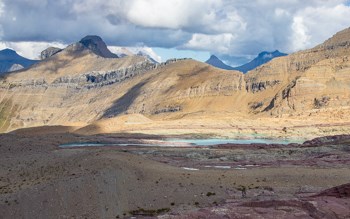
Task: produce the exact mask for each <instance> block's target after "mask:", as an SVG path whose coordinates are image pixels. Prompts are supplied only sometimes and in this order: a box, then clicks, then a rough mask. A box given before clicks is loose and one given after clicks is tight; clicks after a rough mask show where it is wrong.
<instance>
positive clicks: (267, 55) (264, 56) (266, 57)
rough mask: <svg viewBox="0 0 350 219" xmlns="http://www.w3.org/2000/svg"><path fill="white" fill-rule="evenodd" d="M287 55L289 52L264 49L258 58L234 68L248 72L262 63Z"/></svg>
mask: <svg viewBox="0 0 350 219" xmlns="http://www.w3.org/2000/svg"><path fill="white" fill-rule="evenodd" d="M286 55H287V54H285V53H281V52H280V51H278V50H276V51H274V52H266V51H264V52H261V53H259V55H258V56H257V57H256V58H254V59H253V60H252V61H250V62H248V63H246V64H244V65H241V66H238V67H234V68H233V69H234V70H237V71H240V72H243V73H247V72H248V71H250V70H253V69H255V68H257V67H259V66H260V65H263V64H265V63H267V62H269V61H271V60H272V59H274V58H277V57H281V56H286Z"/></svg>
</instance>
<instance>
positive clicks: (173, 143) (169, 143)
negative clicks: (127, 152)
mask: <svg viewBox="0 0 350 219" xmlns="http://www.w3.org/2000/svg"><path fill="white" fill-rule="evenodd" d="M252 143H254V144H290V143H302V141H301V140H293V139H264V138H254V139H214V138H210V139H181V138H172V139H165V140H142V141H139V142H137V143H134V142H127V143H125V142H124V143H100V142H72V143H68V144H61V145H60V147H62V148H66V147H103V146H118V147H125V146H131V145H132V146H143V147H147V146H148V147H188V146H212V145H219V144H252Z"/></svg>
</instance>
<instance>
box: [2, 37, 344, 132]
mask: <svg viewBox="0 0 350 219" xmlns="http://www.w3.org/2000/svg"><path fill="white" fill-rule="evenodd" d="M346 33H347V32H346ZM338 38H339V39H338ZM334 39H338V40H335V41H334ZM333 41H334V42H333ZM333 41H332V40H330V41H326V42H325V43H326V44H323V45H319V46H317V47H314V48H312V49H309V50H304V51H300V52H297V53H293V54H290V55H288V56H283V57H280V58H277V59H273V60H271V61H269V62H268V63H265V64H263V65H261V66H259V67H257V68H255V69H253V70H251V71H249V72H248V73H247V74H243V73H242V72H239V71H235V70H230V71H227V70H222V69H218V68H215V67H212V66H210V65H208V64H205V63H202V62H198V61H195V60H170V61H169V62H166V63H162V64H152V63H150V62H149V61H147V60H146V59H145V58H144V57H139V56H131V57H124V58H118V59H110V58H103V57H101V56H97V55H96V54H95V53H92V52H91V51H90V50H89V49H87V48H86V47H85V46H83V45H82V44H80V43H78V44H72V45H70V46H68V48H66V49H64V50H63V51H61V52H59V53H57V54H56V55H54V56H52V57H50V58H49V59H47V60H43V61H42V62H40V63H38V64H37V65H35V66H33V67H32V68H29V69H27V70H25V71H21V72H19V73H13V74H8V75H7V77H5V78H4V79H2V80H0V94H1V95H2V99H1V101H0V103H1V105H2V109H1V111H0V118H1V119H0V127H1V130H3V131H4V130H5V131H8V130H13V129H16V128H20V127H31V126H40V125H79V126H84V125H91V126H89V127H90V128H91V127H96V129H95V130H94V132H96V133H98V130H102V128H101V127H99V128H98V126H97V125H96V126H94V124H95V122H97V121H99V120H103V121H105V122H106V124H108V122H109V121H111V120H110V119H115V118H119V117H120V116H124V117H128V115H134V114H141V115H143V116H146V117H147V118H149V119H150V120H151V121H152V125H150V124H147V127H146V126H142V125H140V126H138V125H135V127H134V130H140V129H148V127H154V129H156V126H157V127H160V126H163V125H165V126H164V127H163V128H162V129H166V127H168V125H170V124H169V123H170V121H171V123H174V124H180V122H179V123H177V122H176V121H183V122H184V123H183V124H187V122H188V125H190V124H193V123H194V121H197V119H198V123H199V124H200V123H201V122H204V121H218V120H219V119H220V118H221V119H222V121H226V120H227V119H228V118H241V119H243V118H245V119H247V120H248V119H256V118H260V119H262V118H266V120H268V121H274V118H281V117H282V118H288V119H289V118H295V120H293V121H297V120H298V121H299V120H300V121H305V120H307V121H310V123H312V124H313V123H314V122H315V119H313V118H314V117H313V116H311V117H309V115H313V114H315V112H317V121H320V122H321V121H324V122H326V121H327V122H329V121H330V118H332V120H331V122H344V121H349V122H350V118H349V116H347V115H348V114H347V112H348V110H347V109H348V108H349V109H350V101H348V100H349V99H350V88H349V87H348V86H347V84H349V83H350V76H349V74H348V72H349V71H350V67H349V66H350V60H349V59H347V58H346V57H348V56H349V55H350V50H349V47H350V43H348V42H350V35H347V34H345V35H344V34H342V35H341V37H339V35H335V38H333ZM329 42H332V43H329ZM264 55H266V54H264V53H262V54H261V56H264ZM28 99H30V100H31V101H28ZM347 107H348V108H347ZM33 110H35V113H33ZM48 112H49V113H48ZM321 115H322V116H321ZM338 115H342V116H339V117H337V116H338ZM225 116H227V118H226V117H225ZM288 119H286V121H289V120H288ZM310 119H311V120H310ZM118 121H119V120H118ZM125 121H127V120H125ZM229 121H231V119H230V120H229ZM168 122H169V123H168ZM237 122H239V120H237V121H236V120H235V121H233V124H234V125H233V126H232V127H236V126H235V124H236V123H237ZM113 124H114V123H113ZM181 124H182V123H181ZM296 124H299V123H296ZM281 125H284V126H286V125H288V124H283V122H281ZM170 126H171V125H170ZM127 127H130V126H124V125H120V126H119V125H111V127H110V128H109V129H108V130H110V131H111V130H116V131H117V130H119V131H122V130H123V128H127ZM335 130H337V129H335Z"/></svg>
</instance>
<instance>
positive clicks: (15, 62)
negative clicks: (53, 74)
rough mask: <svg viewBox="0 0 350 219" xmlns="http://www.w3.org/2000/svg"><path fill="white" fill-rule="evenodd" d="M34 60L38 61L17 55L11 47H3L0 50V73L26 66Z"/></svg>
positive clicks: (33, 62)
mask: <svg viewBox="0 0 350 219" xmlns="http://www.w3.org/2000/svg"><path fill="white" fill-rule="evenodd" d="M36 62H38V61H37V60H30V59H27V58H24V57H22V56H20V55H18V54H17V52H16V51H14V50H12V49H4V50H1V51H0V74H2V73H7V72H11V71H17V70H20V69H23V68H28V67H29V66H31V65H33V64H35V63H36Z"/></svg>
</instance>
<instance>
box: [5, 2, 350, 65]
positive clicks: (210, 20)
mask: <svg viewBox="0 0 350 219" xmlns="http://www.w3.org/2000/svg"><path fill="white" fill-rule="evenodd" d="M349 18H350V2H349V0H191V1H190V0H104V1H99V0H0V49H2V48H6V47H9V48H12V49H15V50H16V51H18V53H19V54H21V55H24V56H26V57H28V58H37V57H38V56H39V54H40V51H42V50H43V49H45V48H46V47H48V46H57V47H64V46H66V45H68V44H71V43H74V42H77V41H79V40H80V39H81V38H83V37H84V36H86V35H99V36H101V37H102V38H103V39H104V41H105V42H106V43H107V45H109V46H111V47H130V48H133V47H140V46H141V47H143V48H145V49H146V50H148V51H151V52H152V53H153V54H155V55H156V56H157V57H159V59H160V60H162V61H165V60H167V59H168V58H172V57H191V58H194V59H197V60H200V61H205V60H206V59H208V58H209V56H210V55H211V54H215V55H217V56H218V57H219V58H221V59H223V60H224V61H225V62H226V63H227V64H230V65H233V66H235V65H238V64H242V63H244V62H247V61H249V60H250V59H252V58H253V57H255V56H256V55H257V54H258V53H260V52H261V51H274V50H276V49H277V50H280V51H281V52H286V53H292V52H296V51H299V50H302V49H307V48H311V47H313V46H315V45H317V44H320V43H322V42H323V41H324V40H326V39H328V38H329V37H331V36H332V35H334V34H335V33H336V32H338V31H340V30H342V29H345V28H347V27H350V19H349Z"/></svg>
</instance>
